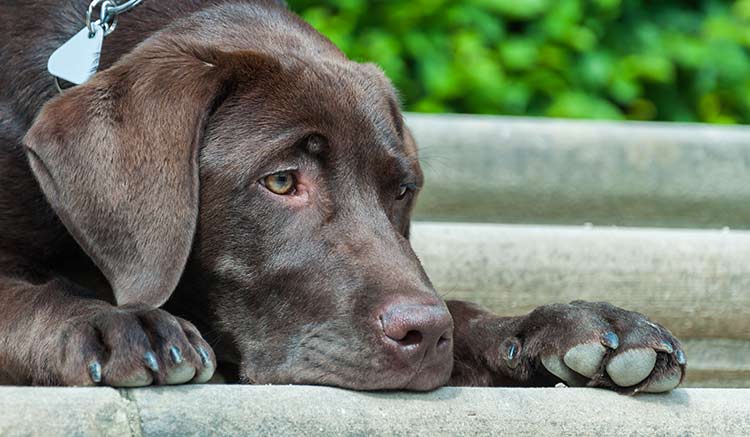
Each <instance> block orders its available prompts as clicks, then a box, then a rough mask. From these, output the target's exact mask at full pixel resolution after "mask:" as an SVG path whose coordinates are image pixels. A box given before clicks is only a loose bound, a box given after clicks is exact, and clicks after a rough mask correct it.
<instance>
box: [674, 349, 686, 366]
mask: <svg viewBox="0 0 750 437" xmlns="http://www.w3.org/2000/svg"><path fill="white" fill-rule="evenodd" d="M674 356H675V358H677V362H678V363H679V364H681V365H683V366H684V365H685V364H687V358H685V352H683V351H681V350H680V349H677V350H676V351H675V352H674Z"/></svg>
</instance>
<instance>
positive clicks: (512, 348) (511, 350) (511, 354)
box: [508, 343, 518, 361]
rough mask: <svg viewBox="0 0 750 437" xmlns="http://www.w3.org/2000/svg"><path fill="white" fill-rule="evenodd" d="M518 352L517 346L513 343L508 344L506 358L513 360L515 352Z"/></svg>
mask: <svg viewBox="0 0 750 437" xmlns="http://www.w3.org/2000/svg"><path fill="white" fill-rule="evenodd" d="M517 352H518V346H516V344H515V343H511V344H510V345H509V346H508V359H509V360H510V361H513V358H515V357H516V353H517Z"/></svg>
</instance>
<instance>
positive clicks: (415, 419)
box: [0, 386, 750, 436]
mask: <svg viewBox="0 0 750 437" xmlns="http://www.w3.org/2000/svg"><path fill="white" fill-rule="evenodd" d="M40 404H41V405H40ZM0 435H3V436H22V435H23V436H26V435H39V436H48V435H49V436H59V435H65V436H77V435H118V436H127V435H132V436H141V435H142V436H163V435H218V436H223V435H227V436H236V435H273V436H280V435H284V436H287V435H403V436H420V435H424V436H440V435H514V436H527V435H528V436H539V435H570V436H602V435H613V436H615V435H616V436H622V435H663V436H671V435H674V436H677V435H680V436H684V435H690V436H702V435H706V436H717V435H728V436H740V435H750V390H717V389H689V390H685V389H681V390H677V391H675V392H673V393H670V394H667V395H640V396H636V397H625V396H621V395H617V394H614V393H611V392H607V391H603V390H596V389H571V388H550V389H469V388H444V389H441V390H438V391H435V392H432V393H428V394H414V393H357V392H351V391H345V390H339V389H333V388H325V387H309V386H297V387H291V386H276V387H271V386H190V387H175V388H157V389H136V390H128V391H123V392H122V393H118V392H117V391H115V390H113V389H106V388H97V389H70V388H0Z"/></svg>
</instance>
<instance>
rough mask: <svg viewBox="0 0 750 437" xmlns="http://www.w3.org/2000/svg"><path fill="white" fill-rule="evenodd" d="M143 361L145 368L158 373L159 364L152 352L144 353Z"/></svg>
mask: <svg viewBox="0 0 750 437" xmlns="http://www.w3.org/2000/svg"><path fill="white" fill-rule="evenodd" d="M143 360H144V361H145V363H146V367H148V368H149V369H151V370H152V371H153V372H158V371H159V362H158V361H156V354H154V353H153V352H150V351H149V352H146V353H145V354H144V355H143Z"/></svg>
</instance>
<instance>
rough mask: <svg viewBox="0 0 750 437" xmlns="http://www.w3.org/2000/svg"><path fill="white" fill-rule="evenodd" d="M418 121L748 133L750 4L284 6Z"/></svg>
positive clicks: (480, 0)
mask: <svg viewBox="0 0 750 437" xmlns="http://www.w3.org/2000/svg"><path fill="white" fill-rule="evenodd" d="M288 3H289V5H290V7H291V8H292V9H293V10H295V11H296V12H298V13H300V14H301V15H302V16H303V17H304V18H305V19H306V20H307V21H309V22H310V23H311V24H312V25H313V26H315V27H316V28H317V29H318V30H320V31H322V32H323V33H324V34H325V35H327V36H328V37H329V38H331V39H332V40H333V41H334V42H335V43H336V44H337V45H338V46H339V47H340V48H341V49H343V50H344V51H345V52H346V53H347V54H348V55H349V56H350V57H352V58H353V59H355V60H358V61H372V62H376V63H378V64H379V65H380V66H382V68H383V69H384V70H385V71H386V73H387V74H388V76H390V78H391V79H392V80H393V82H394V83H395V85H396V87H397V88H398V89H399V90H400V92H401V95H402V98H403V102H404V106H405V108H406V109H408V110H411V111H419V112H461V113H484V114H511V115H532V116H553V117H571V118H600V119H631V120H663V121H700V122H709V123H748V122H750V0H726V1H720V0H651V1H649V0H466V1H447V0H410V1H386V0H381V1H377V0H376V1H365V0H289V1H288Z"/></svg>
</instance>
